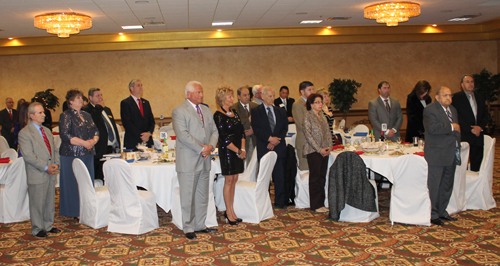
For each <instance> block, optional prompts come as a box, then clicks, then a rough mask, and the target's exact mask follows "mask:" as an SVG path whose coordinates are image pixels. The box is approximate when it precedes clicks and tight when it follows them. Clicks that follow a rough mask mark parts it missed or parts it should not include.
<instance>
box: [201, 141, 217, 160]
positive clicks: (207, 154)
mask: <svg viewBox="0 0 500 266" xmlns="http://www.w3.org/2000/svg"><path fill="white" fill-rule="evenodd" d="M201 146H202V147H203V150H202V151H201V156H203V159H204V160H206V159H207V158H210V154H211V153H212V150H213V149H214V147H213V146H212V145H203V144H201Z"/></svg>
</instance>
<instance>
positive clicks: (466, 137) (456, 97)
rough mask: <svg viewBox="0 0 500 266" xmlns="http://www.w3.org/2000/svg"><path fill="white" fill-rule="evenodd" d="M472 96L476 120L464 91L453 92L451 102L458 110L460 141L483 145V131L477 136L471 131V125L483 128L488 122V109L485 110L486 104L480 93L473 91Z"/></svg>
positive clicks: (472, 144)
mask: <svg viewBox="0 0 500 266" xmlns="http://www.w3.org/2000/svg"><path fill="white" fill-rule="evenodd" d="M474 97H475V98H476V106H477V121H476V118H474V113H473V112H472V107H471V106H470V102H469V99H468V98H467V95H466V92H464V91H460V92H457V93H455V94H453V101H452V103H451V104H452V105H453V106H454V107H455V108H456V109H457V112H458V123H459V124H460V131H461V134H462V141H466V142H468V143H469V144H470V145H471V146H483V145H484V136H483V132H481V134H480V135H479V137H476V135H474V134H472V132H471V129H472V128H471V126H475V125H477V126H480V127H481V128H483V129H484V128H485V127H486V123H488V110H486V104H485V101H484V98H483V96H482V95H480V94H477V93H474Z"/></svg>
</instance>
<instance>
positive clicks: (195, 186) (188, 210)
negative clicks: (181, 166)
mask: <svg viewBox="0 0 500 266" xmlns="http://www.w3.org/2000/svg"><path fill="white" fill-rule="evenodd" d="M177 177H178V179H179V192H180V196H181V211H182V226H183V231H184V233H192V232H194V231H198V230H204V229H206V226H205V220H206V219H207V208H208V186H209V180H210V179H209V178H210V169H203V170H202V171H198V172H177Z"/></svg>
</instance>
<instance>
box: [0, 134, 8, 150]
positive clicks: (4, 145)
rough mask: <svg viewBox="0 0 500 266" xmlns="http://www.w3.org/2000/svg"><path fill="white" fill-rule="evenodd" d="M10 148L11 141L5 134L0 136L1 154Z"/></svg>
mask: <svg viewBox="0 0 500 266" xmlns="http://www.w3.org/2000/svg"><path fill="white" fill-rule="evenodd" d="M8 149H10V147H9V143H8V142H7V140H6V139H5V138H4V137H3V136H0V154H2V153H3V152H5V151H6V150H8Z"/></svg>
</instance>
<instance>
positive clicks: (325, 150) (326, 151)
mask: <svg viewBox="0 0 500 266" xmlns="http://www.w3.org/2000/svg"><path fill="white" fill-rule="evenodd" d="M331 150H332V148H323V149H321V150H320V151H319V153H320V154H321V156H323V157H326V156H328V155H330V151H331Z"/></svg>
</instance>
